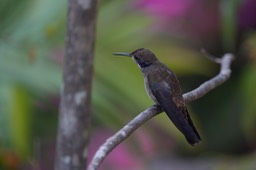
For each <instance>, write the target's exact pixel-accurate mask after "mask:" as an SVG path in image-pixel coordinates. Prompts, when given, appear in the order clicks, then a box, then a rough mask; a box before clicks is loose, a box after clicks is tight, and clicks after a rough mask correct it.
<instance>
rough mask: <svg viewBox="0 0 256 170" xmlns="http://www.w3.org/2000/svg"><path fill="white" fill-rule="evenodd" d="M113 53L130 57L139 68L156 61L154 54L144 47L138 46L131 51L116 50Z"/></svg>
mask: <svg viewBox="0 0 256 170" xmlns="http://www.w3.org/2000/svg"><path fill="white" fill-rule="evenodd" d="M114 55H120V56H127V57H131V58H132V59H133V60H134V61H135V62H136V63H137V64H138V65H139V67H140V68H145V67H148V66H150V65H151V64H153V63H155V62H157V61H158V60H157V58H156V56H155V55H154V54H153V53H152V52H151V51H149V50H148V49H146V48H139V49H137V50H135V51H133V52H131V53H124V52H116V53H114Z"/></svg>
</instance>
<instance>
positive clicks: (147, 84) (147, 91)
mask: <svg viewBox="0 0 256 170" xmlns="http://www.w3.org/2000/svg"><path fill="white" fill-rule="evenodd" d="M144 85H145V90H146V93H147V95H148V96H149V97H150V98H151V99H152V100H153V101H154V102H155V103H156V104H159V103H158V101H157V99H156V97H155V96H154V95H153V93H152V91H151V88H150V86H149V80H148V76H144Z"/></svg>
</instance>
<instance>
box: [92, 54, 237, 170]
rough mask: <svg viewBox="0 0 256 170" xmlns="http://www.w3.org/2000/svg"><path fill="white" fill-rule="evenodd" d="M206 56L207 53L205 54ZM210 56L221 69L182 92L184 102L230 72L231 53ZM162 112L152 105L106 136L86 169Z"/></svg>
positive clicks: (218, 82)
mask: <svg viewBox="0 0 256 170" xmlns="http://www.w3.org/2000/svg"><path fill="white" fill-rule="evenodd" d="M207 56H208V55H207ZM208 57H210V58H211V60H212V61H214V62H215V63H218V64H220V65H221V69H220V72H219V74H218V75H216V76H215V77H213V78H212V79H210V80H208V81H206V82H204V83H203V84H201V85H200V86H199V87H198V88H196V89H194V90H192V91H190V92H188V93H185V94H183V98H184V100H185V102H186V103H190V102H192V101H194V100H197V99H199V98H201V97H203V96H204V95H205V94H206V93H208V92H209V91H211V90H213V89H214V88H216V87H218V86H219V85H221V84H222V83H224V82H225V81H227V80H228V79H229V77H230V74H231V69H230V65H231V62H232V61H233V60H234V56H233V55H232V54H225V55H224V56H223V57H222V58H213V57H211V56H208ZM161 112H163V110H162V108H161V106H159V105H153V106H151V107H149V108H148V109H146V110H145V111H143V112H141V113H140V114H139V115H138V116H136V117H135V118H134V119H133V120H132V121H130V122H129V123H128V124H127V125H125V126H124V127H123V128H122V129H121V130H119V131H118V132H117V133H116V134H114V135H113V136H112V137H110V138H108V139H107V140H106V142H105V143H104V144H103V145H101V147H100V148H99V149H98V151H97V152H96V153H95V155H94V157H93V159H92V160H91V162H90V164H89V166H88V170H96V169H97V168H98V167H99V166H100V164H101V163H102V161H103V159H104V158H105V157H106V156H107V155H108V154H109V153H110V152H111V151H112V150H113V149H114V148H115V147H116V146H117V145H118V144H120V143H121V142H122V141H124V140H125V139H126V138H127V137H128V136H130V135H131V133H133V132H134V131H135V130H136V129H137V128H138V127H140V126H141V125H142V124H144V123H145V122H146V121H147V120H149V119H151V118H152V117H154V116H156V115H158V114H159V113H161Z"/></svg>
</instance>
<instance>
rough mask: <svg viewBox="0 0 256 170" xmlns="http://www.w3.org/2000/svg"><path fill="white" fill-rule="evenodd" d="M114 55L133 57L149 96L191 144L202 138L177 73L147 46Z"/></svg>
mask: <svg viewBox="0 0 256 170" xmlns="http://www.w3.org/2000/svg"><path fill="white" fill-rule="evenodd" d="M114 55H119V56H127V57H131V58H132V59H133V60H134V61H135V62H136V63H137V65H138V66H139V68H140V70H141V72H142V74H143V78H144V85H145V89H146V92H147V94H148V96H149V97H150V98H151V99H152V100H153V101H154V102H155V103H156V104H158V105H160V106H161V107H162V109H163V110H164V112H165V113H166V114H167V116H168V117H169V118H170V120H171V121H172V122H173V124H174V125H175V126H176V127H177V128H178V129H179V130H180V132H181V133H182V134H183V135H184V136H185V138H186V140H187V141H188V143H189V144H191V145H192V146H194V144H196V143H199V142H200V141H201V138H200V136H199V133H198V132H197V130H196V128H195V126H194V124H193V122H192V119H191V118H190V116H189V113H188V110H187V108H186V103H185V101H184V99H183V97H182V91H181V87H180V83H179V80H178V78H177V77H176V75H175V74H174V73H173V72H172V71H171V70H170V69H169V68H168V67H167V66H165V65H164V64H163V63H161V62H160V61H159V60H158V59H157V58H156V56H155V55H154V54H153V53H152V52H151V51H150V50H148V49H146V48H139V49H137V50H135V51H133V52H131V53H126V52H116V53H114Z"/></svg>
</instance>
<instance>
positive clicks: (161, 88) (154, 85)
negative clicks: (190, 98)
mask: <svg viewBox="0 0 256 170" xmlns="http://www.w3.org/2000/svg"><path fill="white" fill-rule="evenodd" d="M150 86H151V87H150V89H151V92H152V94H153V95H154V96H155V98H156V100H157V101H158V103H159V104H160V105H161V107H162V108H163V110H164V111H165V112H166V114H167V115H168V117H169V118H170V119H171V121H172V122H173V123H174V125H175V126H176V127H177V128H178V129H179V130H180V131H181V132H182V133H183V135H184V136H185V137H186V139H187V141H188V142H189V143H190V144H192V145H193V144H195V143H198V142H199V141H200V136H199V134H198V132H197V131H196V129H195V127H194V125H193V122H192V120H191V118H190V116H189V114H188V112H187V109H186V107H185V106H184V107H178V106H177V103H175V102H174V100H173V94H172V92H171V87H169V84H168V83H167V82H165V81H156V82H153V81H151V83H150Z"/></svg>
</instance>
